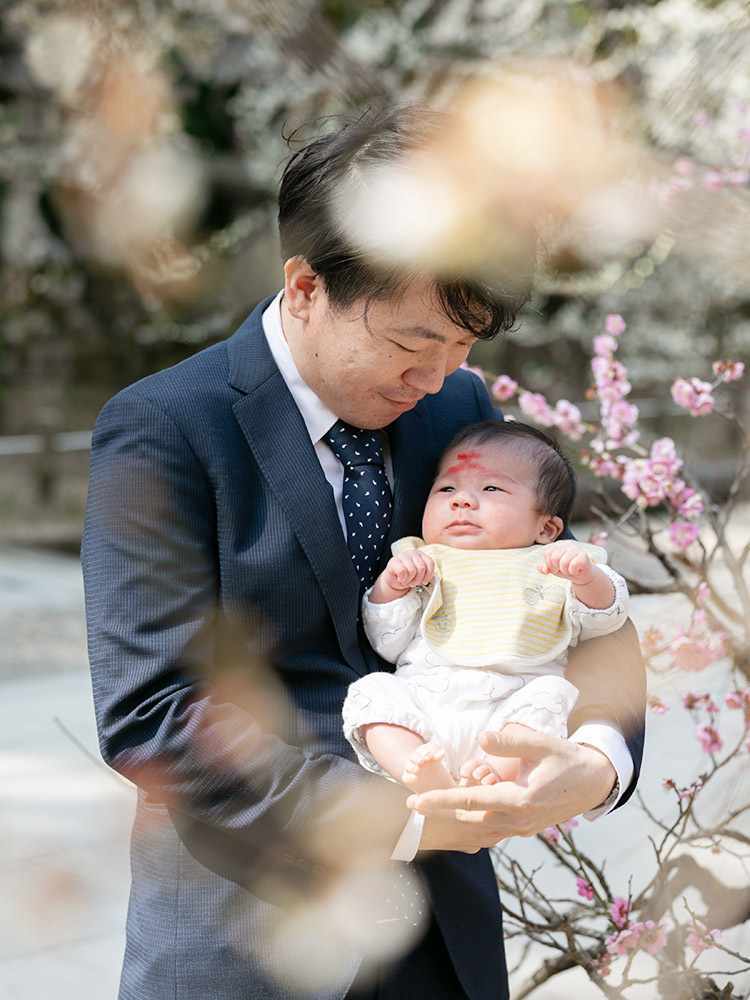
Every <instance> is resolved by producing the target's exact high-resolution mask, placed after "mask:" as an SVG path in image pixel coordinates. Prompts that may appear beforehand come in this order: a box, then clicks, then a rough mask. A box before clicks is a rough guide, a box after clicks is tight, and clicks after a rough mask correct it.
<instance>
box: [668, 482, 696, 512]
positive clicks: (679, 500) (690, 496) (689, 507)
mask: <svg viewBox="0 0 750 1000" xmlns="http://www.w3.org/2000/svg"><path fill="white" fill-rule="evenodd" d="M669 502H670V503H671V504H672V506H673V507H674V509H675V510H676V511H677V513H678V514H679V515H680V517H686V518H688V520H690V519H692V518H695V517H700V516H701V514H702V513H703V511H704V510H705V504H704V503H703V497H702V496H701V495H700V493H697V492H696V491H695V490H694V489H693V488H692V486H686V485H685V483H684V482H683V481H682V480H681V479H678V480H677V482H676V483H675V484H674V486H673V487H672V489H671V490H670V491H669Z"/></svg>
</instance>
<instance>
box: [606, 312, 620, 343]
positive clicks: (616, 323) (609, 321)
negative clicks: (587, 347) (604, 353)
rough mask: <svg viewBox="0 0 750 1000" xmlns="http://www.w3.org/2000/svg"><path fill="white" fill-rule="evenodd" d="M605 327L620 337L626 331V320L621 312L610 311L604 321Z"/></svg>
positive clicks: (614, 335) (610, 332)
mask: <svg viewBox="0 0 750 1000" xmlns="http://www.w3.org/2000/svg"><path fill="white" fill-rule="evenodd" d="M604 329H605V330H606V331H607V333H608V334H610V336H612V337H619V336H620V334H622V333H624V332H625V320H624V319H623V318H622V316H620V314H619V313H609V314H608V315H607V318H606V319H605V321H604Z"/></svg>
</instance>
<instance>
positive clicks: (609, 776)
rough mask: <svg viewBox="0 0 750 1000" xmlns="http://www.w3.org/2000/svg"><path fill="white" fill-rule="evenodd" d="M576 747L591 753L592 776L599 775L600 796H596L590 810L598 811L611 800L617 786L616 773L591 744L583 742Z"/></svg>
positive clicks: (606, 758)
mask: <svg viewBox="0 0 750 1000" xmlns="http://www.w3.org/2000/svg"><path fill="white" fill-rule="evenodd" d="M578 746H579V747H581V748H584V747H585V749H586V750H591V751H593V754H592V756H591V761H592V764H591V766H592V768H593V771H594V774H596V775H599V774H600V775H601V779H600V780H601V794H599V795H597V800H596V802H594V803H592V805H591V806H590V809H600V808H601V807H602V806H603V805H604V804H605V803H606V802H608V801H609V800H610V799H611V797H612V793H613V792H614V791H615V788H616V787H618V786H619V780H618V777H617V771H616V770H615V767H614V765H613V764H612V761H611V760H610V759H609V757H608V756H607V755H606V754H605V753H604V751H603V750H600V749H599V747H595V746H593V744H591V743H586V742H583V741H580V742H578Z"/></svg>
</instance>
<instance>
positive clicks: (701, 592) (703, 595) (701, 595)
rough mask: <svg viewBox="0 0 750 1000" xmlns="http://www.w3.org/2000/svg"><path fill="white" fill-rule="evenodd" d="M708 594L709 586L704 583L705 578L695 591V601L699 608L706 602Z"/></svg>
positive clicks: (709, 591) (709, 592)
mask: <svg viewBox="0 0 750 1000" xmlns="http://www.w3.org/2000/svg"><path fill="white" fill-rule="evenodd" d="M710 594H711V588H710V587H709V585H708V584H707V583H706V581H705V580H701V582H700V583H699V584H698V589H697V590H696V592H695V603H696V604H697V605H698V607H699V608H700V607H701V606H702V605H704V604H705V603H706V601H707V600H708V598H709V596H710Z"/></svg>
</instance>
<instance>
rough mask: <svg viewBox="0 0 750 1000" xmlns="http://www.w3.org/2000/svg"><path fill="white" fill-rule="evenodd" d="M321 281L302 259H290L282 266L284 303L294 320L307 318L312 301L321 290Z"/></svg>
mask: <svg viewBox="0 0 750 1000" xmlns="http://www.w3.org/2000/svg"><path fill="white" fill-rule="evenodd" d="M322 285H323V280H322V278H321V277H320V275H318V274H316V273H315V271H313V269H312V268H311V267H310V265H309V264H308V263H307V261H306V260H305V258H304V257H290V258H289V260H288V261H286V263H285V264H284V302H285V303H286V307H287V309H288V310H289V312H290V313H291V314H292V316H294V318H295V319H299V320H303V321H304V320H306V319H308V318H309V315H310V309H311V308H312V305H313V299H314V298H315V296H316V295H317V294H319V292H320V291H321V290H322Z"/></svg>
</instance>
